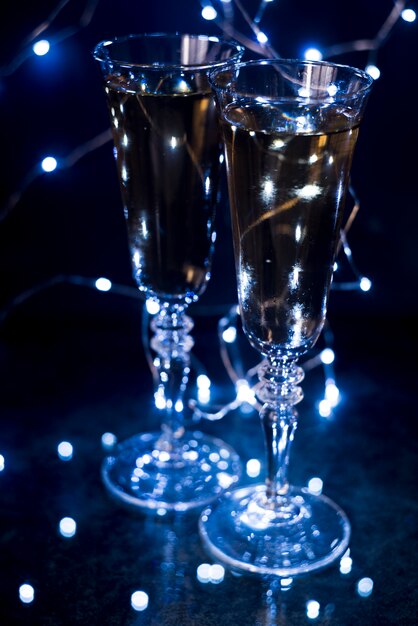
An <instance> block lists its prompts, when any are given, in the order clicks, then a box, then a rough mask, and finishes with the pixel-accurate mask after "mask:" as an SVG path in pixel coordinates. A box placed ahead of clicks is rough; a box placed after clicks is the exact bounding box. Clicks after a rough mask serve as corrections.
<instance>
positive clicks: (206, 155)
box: [106, 77, 221, 301]
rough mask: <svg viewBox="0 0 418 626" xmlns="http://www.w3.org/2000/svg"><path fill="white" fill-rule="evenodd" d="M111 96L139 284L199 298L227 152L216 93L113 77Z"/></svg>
mask: <svg viewBox="0 0 418 626" xmlns="http://www.w3.org/2000/svg"><path fill="white" fill-rule="evenodd" d="M106 93H107V97H108V104H109V110H110V114H111V119H112V128H113V136H114V143H115V156H116V162H117V168H118V174H119V180H120V187H121V192H122V200H123V204H124V212H125V217H126V222H127V228H128V237H129V246H130V250H131V255H132V263H133V270H134V278H135V279H136V281H137V284H138V286H139V288H140V289H141V290H143V291H146V292H147V293H148V294H149V295H154V296H157V297H159V298H160V299H163V300H165V301H170V300H176V299H183V298H188V299H190V300H193V299H196V297H197V295H198V294H200V293H201V292H202V291H203V290H204V288H205V285H206V283H207V281H208V279H209V277H210V263H211V256H212V248H213V242H214V239H215V234H214V232H213V228H214V224H213V223H214V216H215V215H214V214H215V205H216V201H217V190H218V178H219V169H220V162H219V157H220V154H221V143H220V138H219V127H218V121H217V117H216V113H215V108H214V102H213V98H212V95H211V94H210V93H204V94H200V93H199V94H189V93H186V94H181V93H177V94H176V95H170V94H161V95H160V94H157V95H155V94H142V93H140V91H139V89H138V91H136V90H133V89H132V86H130V87H129V88H127V87H126V86H124V85H123V84H121V82H120V79H118V78H117V77H109V79H108V81H107V88H106Z"/></svg>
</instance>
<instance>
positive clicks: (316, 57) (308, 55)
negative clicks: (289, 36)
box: [303, 48, 322, 61]
mask: <svg viewBox="0 0 418 626" xmlns="http://www.w3.org/2000/svg"><path fill="white" fill-rule="evenodd" d="M303 57H304V58H305V59H306V60H307V61H322V52H321V51H320V50H318V48H308V49H307V50H305V52H304V53H303Z"/></svg>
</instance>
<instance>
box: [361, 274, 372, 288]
mask: <svg viewBox="0 0 418 626" xmlns="http://www.w3.org/2000/svg"><path fill="white" fill-rule="evenodd" d="M371 288H372V281H371V280H370V278H367V276H362V277H361V279H360V289H361V290H362V291H370V289H371Z"/></svg>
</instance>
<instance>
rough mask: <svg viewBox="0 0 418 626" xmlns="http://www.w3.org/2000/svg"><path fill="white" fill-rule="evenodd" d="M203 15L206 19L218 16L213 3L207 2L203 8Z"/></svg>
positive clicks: (210, 19)
mask: <svg viewBox="0 0 418 626" xmlns="http://www.w3.org/2000/svg"><path fill="white" fill-rule="evenodd" d="M202 17H203V19H204V20H208V21H212V20H215V19H216V18H217V17H218V13H217V11H216V9H215V8H214V7H213V6H212V5H211V4H207V5H206V6H204V7H203V9H202Z"/></svg>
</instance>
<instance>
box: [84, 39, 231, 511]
mask: <svg viewBox="0 0 418 626" xmlns="http://www.w3.org/2000/svg"><path fill="white" fill-rule="evenodd" d="M242 52H243V49H242V48H241V47H240V46H237V45H235V44H234V43H228V42H225V41H222V40H220V39H218V38H217V37H209V36H204V35H182V34H178V35H177V34H176V35H166V34H150V35H129V36H126V37H119V38H115V39H114V40H113V41H103V42H101V43H99V44H98V45H97V46H96V48H95V51H94V57H95V59H96V60H97V61H98V63H99V65H100V68H101V71H102V76H103V79H104V88H105V92H106V96H107V103H108V108H109V112H110V118H111V126H112V132H113V139H114V152H115V158H116V164H117V171H118V175H119V182H120V189H121V195H122V201H123V208H124V214H125V218H126V225H127V234H128V242H129V248H130V252H131V258H132V267H133V274H134V278H135V280H136V283H137V285H138V287H139V290H140V291H141V292H142V294H143V295H144V297H145V299H147V300H148V303H149V302H151V301H152V302H153V305H154V306H156V308H157V309H158V313H157V314H156V315H155V317H154V318H153V320H152V323H151V328H152V331H153V333H154V335H153V337H152V339H151V347H152V349H153V350H154V351H155V352H156V358H155V359H154V365H155V367H156V388H155V394H154V395H155V405H156V408H157V409H158V410H159V412H160V414H161V422H162V426H161V430H160V431H158V432H151V433H149V432H146V433H140V434H137V435H134V436H133V437H131V438H129V439H128V440H127V441H123V442H122V443H120V444H119V445H118V446H117V448H116V449H115V450H114V451H112V454H110V455H109V456H108V457H107V458H106V459H105V460H104V463H103V467H102V477H103V480H104V483H105V485H106V487H107V488H108V490H109V491H110V492H111V494H113V495H114V496H115V497H117V498H119V499H121V500H122V501H124V502H125V503H128V504H131V505H134V506H139V507H143V508H145V509H157V510H161V509H162V510H164V511H166V510H176V511H183V510H187V509H189V508H192V507H196V506H202V505H204V504H206V503H208V502H210V501H211V500H212V499H213V498H215V497H216V496H217V495H219V494H220V493H221V492H222V491H223V490H224V489H225V488H227V487H229V486H230V485H231V484H232V483H233V482H235V481H236V480H237V479H238V476H239V471H240V470H239V468H240V464H239V460H238V457H237V455H236V453H235V452H234V451H233V449H232V448H230V447H229V446H228V445H226V444H225V443H224V442H223V441H221V440H219V439H215V438H212V437H209V436H206V435H203V434H202V433H200V432H189V431H187V430H186V429H185V422H184V404H183V398H184V393H185V390H186V387H187V384H188V379H189V374H190V350H191V348H192V346H193V339H192V337H191V335H190V334H189V333H190V331H191V329H192V327H193V322H192V319H191V318H190V317H189V316H188V315H186V313H185V311H186V309H187V306H188V305H189V304H190V303H192V302H195V301H196V300H197V299H198V297H199V296H200V295H201V294H202V292H203V291H204V289H205V286H206V284H207V281H208V280H209V277H210V268H211V258H212V252H213V245H214V241H215V237H216V235H215V231H214V217H215V206H216V202H217V197H218V181H219V175H220V167H221V163H222V160H223V153H222V142H221V136H220V132H219V124H218V118H217V114H216V107H215V101H214V96H213V92H212V90H211V87H210V84H209V82H208V74H209V71H210V70H213V69H215V68H217V67H223V66H225V64H226V62H227V61H228V60H231V59H232V60H234V59H235V60H238V59H239V58H240V56H241V54H242Z"/></svg>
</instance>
